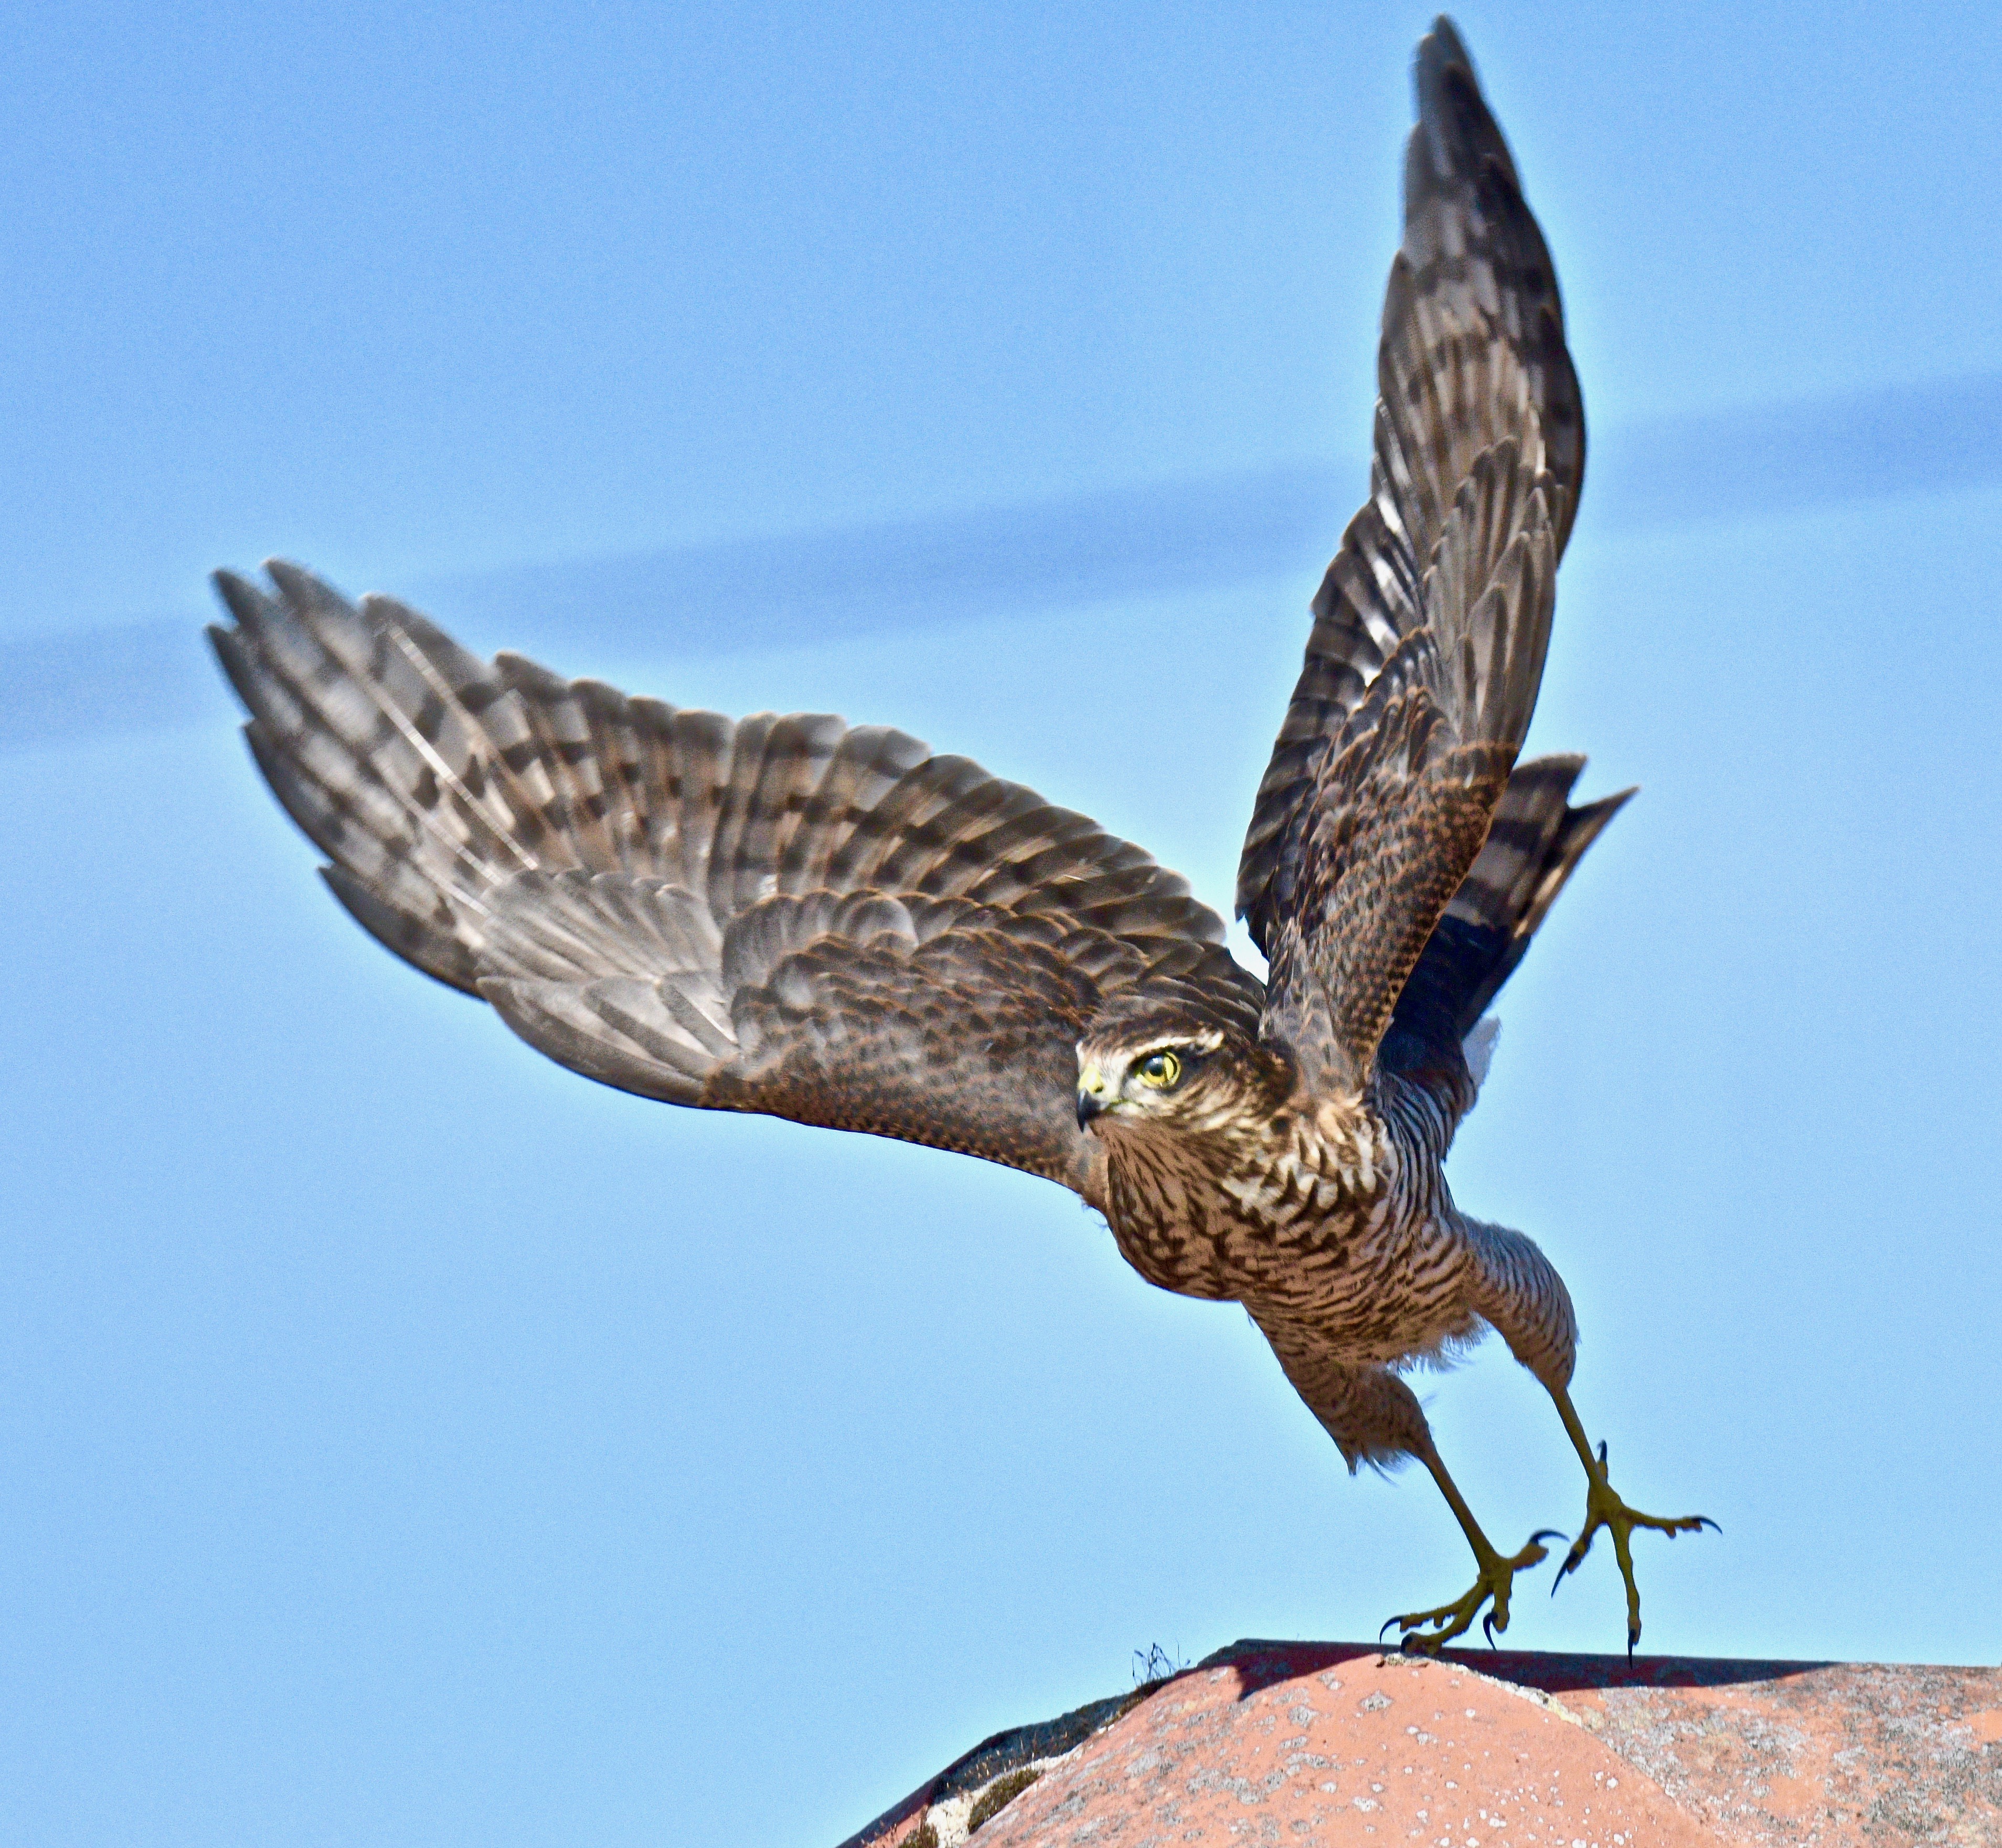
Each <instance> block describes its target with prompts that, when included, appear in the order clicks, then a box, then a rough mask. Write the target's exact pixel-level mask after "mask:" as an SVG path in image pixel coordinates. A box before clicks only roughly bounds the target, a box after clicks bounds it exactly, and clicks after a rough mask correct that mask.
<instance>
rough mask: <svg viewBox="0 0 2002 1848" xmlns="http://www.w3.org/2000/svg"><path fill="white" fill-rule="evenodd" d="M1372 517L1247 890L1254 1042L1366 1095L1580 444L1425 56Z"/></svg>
mask: <svg viewBox="0 0 2002 1848" xmlns="http://www.w3.org/2000/svg"><path fill="white" fill-rule="evenodd" d="M1416 87H1417V91H1418V126H1417V127H1416V128H1415V129H1414V131H1413V134H1412V136H1411V141H1410V144H1409V145H1408V148H1407V153H1406V159H1405V169H1404V242H1403V244H1402V246H1401V247H1400V249H1399V251H1398V253H1397V257H1396V258H1395V260H1393V263H1392V266H1391V272H1390V282H1389V284H1388V287H1387V288H1386V293H1385V298H1384V306H1383V337H1382V340H1381V343H1380V344H1379V349H1378V359H1377V377H1378V393H1379V396H1378V402H1377V406H1376V418H1375V424H1374V441H1375V453H1374V459H1373V461H1372V467H1371V476H1370V495H1369V500H1368V501H1367V502H1366V503H1365V505H1364V506H1363V507H1362V510H1361V511H1360V512H1358V514H1357V515H1356V517H1355V519H1354V520H1353V521H1351V522H1350V525H1349V527H1348V531H1347V532H1345V534H1344V535H1343V539H1342V543H1341V548H1340V549H1339V550H1338V553H1336V556H1335V558H1334V561H1333V563H1331V565H1330V566H1329V567H1328V571H1327V577H1325V579H1324V581H1323V583H1322V585H1321V588H1320V592H1319V594H1317V597H1316V598H1315V600H1314V605H1313V616H1314V622H1313V629H1312V632H1311V633H1310V636H1309V640H1308V643H1307V648H1306V659H1305V661H1304V662H1303V667H1302V670H1301V674H1300V677H1299V682H1298V683H1297V684H1296V687H1295V689H1294V693H1293V696H1292V701H1291V703H1290V704H1289V707H1288V710H1287V713H1286V715H1285V720H1284V721H1283V722H1282V725H1281V727H1280V730H1279V735H1278V739H1277V741H1276V742H1275V745H1274V748H1273V752H1272V757H1271V762H1270V764H1269V765H1268V768H1267V770H1266V773H1265V776H1264V781H1263V782H1262V783H1261V786H1260V790H1259V793H1258V799H1257V804H1256V807H1255V808H1254V813H1253V816H1252V821H1251V825H1250V829H1249V830H1248V832H1247V835H1246V838H1245V845H1244V853H1243V859H1242V860H1241V862H1240V866H1239V873H1238V890H1237V902H1238V909H1239V912H1240V915H1243V917H1244V918H1245V919H1246V920H1247V922H1248V924H1249V925H1250V929H1251V933H1252V935H1253V937H1254V940H1255V941H1256V942H1257V943H1258V945H1259V947H1261V949H1262V950H1264V952H1265V954H1266V955H1267V957H1268V959H1269V961H1271V970H1272V973H1271V983H1270V987H1269V989H1268V1021H1269V1023H1270V1024H1271V1027H1273V1029H1274V1030H1276V1031H1278V1032H1280V1033H1281V1034H1283V1035H1284V1037H1287V1038H1288V1039H1289V1041H1292V1043H1293V1044H1294V1045H1295V1047H1296V1051H1298V1052H1299V1054H1300V1055H1301V1056H1302V1058H1303V1061H1304V1062H1305V1063H1306V1065H1307V1066H1308V1067H1309V1069H1310V1070H1312V1069H1317V1076H1318V1079H1319V1080H1320V1082H1322V1083H1328V1084H1332V1085H1338V1086H1349V1087H1353V1086H1361V1085H1362V1084H1364V1083H1366V1082H1367V1081H1368V1079H1369V1073H1370V1072H1371V1070H1372V1065H1373V1062H1374V1059H1375V1057H1376V1048H1377V1047H1378V1045H1379V1043H1380V1041H1381V1039H1382V1036H1383V1033H1384V1031H1385V1030H1386V1028H1387V1027H1388V1026H1389V1023H1390V1020H1391V1018H1392V1016H1393V1013H1394V1012H1395V1009H1396V1006H1397V999H1398V996H1399V995H1400V992H1402V989H1403V988H1404V984H1405V982H1406V980H1407V978H1408V977H1409V976H1410V975H1411V971H1412V970H1413V968H1414V966H1415V965H1416V964H1417V963H1418V961H1419V959H1420V958H1421V956H1422V955H1423V954H1424V951H1425V946H1426V944H1427V943H1428V940H1429V939H1430V937H1431V936H1432V933H1433V931H1434V929H1435V927H1436V926H1437V925H1438V923H1439V919H1440V918H1441V916H1442V915H1443V913H1444V912H1446V908H1447V907H1448V905H1449V902H1450V901H1452V900H1453V897H1454V894H1455V893H1456V891H1457V890H1458V888H1459V887H1460V883H1461V881H1462V880H1464V879H1465V878H1466V877H1467V875H1468V873H1470V870H1471V869H1472V868H1473V867H1474V865H1475V863H1476V862H1477V859H1478V857H1479V856H1480V853H1481V847H1482V843H1483V842H1484V839H1485V837H1486V834H1487V831H1488V822H1489V818H1490V817H1491V815H1492V814H1493V812H1494V810H1495V805H1496V804H1498V802H1499V801H1500V800H1501V798H1502V796H1503V793H1504V792H1505V790H1507V788H1508V779H1509V775H1510V772H1511V770H1512V767H1513V765H1514V761H1515V754H1516V752H1517V751H1518V750H1519V748H1520V747H1521V744H1522V738H1523V736H1524V734H1525V733H1526V730H1527V729H1528V726H1529V719H1530V716H1531V714H1532V713H1533V710H1534V709H1535V705H1536V694H1537V691H1538V688H1539V686H1540V682H1541V678H1542V673H1543V659H1544V656H1545V654H1546V652H1547V647H1548V644H1549V639H1550V613H1551V609H1552V607H1553V605H1554V594H1555V577H1556V567H1557V560H1558V558H1559V556H1561V553H1562V551H1563V549H1564V542H1565V540H1566V539H1568V536H1569V533H1570V530H1571V520H1572V518H1573V515H1574V513H1575V508H1576V506H1577V501H1578V490H1579V488H1580V486H1581V485H1582V480H1583V476H1584V467H1585V434H1584V433H1585V424H1584V415H1583V410H1582V404H1581V402H1580V399H1579V396H1578V384H1577V379H1576V376H1575V373H1574V371H1573V370H1572V368H1571V360H1570V357H1569V354H1568V351H1567V350H1566V348H1565V346H1564V316H1563V308H1562V304H1561V299H1560V298H1559V295H1558V292H1557V279H1556V275H1555V273H1554V270H1553V269H1552V267H1551V265H1550V256H1549V253H1548V251H1547V249H1546V248H1545V246H1544V244H1543V236H1542V234H1541V232H1540V231H1539V230H1538V228H1537V226H1536V221H1535V218H1533V216H1532V215H1531V214H1530V212H1529V207H1527V205H1526V204H1525V203H1524V201H1523V199H1522V189H1521V186H1520V183H1519V180H1518V179H1517V176H1516V173H1515V166H1514V163H1513V162H1512V160H1511V159H1510V157H1509V155H1508V148H1507V146H1506V145H1505V142H1504V141H1503V140H1502V138H1501V132H1500V131H1499V130H1498V128H1497V127H1496V126H1495V121H1494V118H1493V117H1492V116H1491V114H1490V113H1488V107H1487V105H1486V103H1485V102H1484V100H1483V99H1482V97H1481V90H1480V86H1479V85H1478V83H1477V80H1476V79H1475V77H1474V71H1473V66H1472V64H1471V61H1470V60H1469V58H1467V53H1466V51H1465V49H1464V47H1462V45H1461V44H1460V40H1459V39H1458V37H1457V35H1456V33H1455V32H1454V30H1453V27H1452V26H1451V24H1450V23H1449V22H1447V21H1446V20H1443V19H1442V20H1440V21H1439V22H1438V23H1436V24H1435V26H1434V28H1433V30H1432V33H1431V34H1430V35H1429V36H1428V37H1427V38H1426V39H1425V40H1424V42H1423V43H1422V44H1421V45H1420V47H1419V49H1418V60H1417V66H1416Z"/></svg>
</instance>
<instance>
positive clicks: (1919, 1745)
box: [844, 1643, 2002, 1848]
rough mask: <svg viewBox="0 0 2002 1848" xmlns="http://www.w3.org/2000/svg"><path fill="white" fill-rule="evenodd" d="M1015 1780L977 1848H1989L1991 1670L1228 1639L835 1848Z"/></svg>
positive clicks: (986, 1758)
mask: <svg viewBox="0 0 2002 1848" xmlns="http://www.w3.org/2000/svg"><path fill="white" fill-rule="evenodd" d="M1080 1741H1081V1743H1080ZM1025 1763H1042V1764H1043V1765H1044V1766H1045V1770H1044V1774H1043V1776H1042V1777H1041V1779H1040V1780H1038V1782H1036V1783H1034V1784H1033V1785H1031V1787H1029V1788H1028V1789H1027V1790H1025V1791H1024V1792H1023V1793H1022V1794H1020V1796H1018V1797H1016V1798H1015V1799H1014V1800H1013V1801H1012V1802H1011V1803H1010V1804H1008V1805H1007V1807H1006V1808H1005V1809H1003V1810H1002V1811H1000V1813H999V1815H996V1816H995V1817H994V1818H992V1820H991V1821H989V1822H988V1823H987V1824H986V1825H985V1826H984V1827H982V1829H979V1830H978V1837H979V1844H978V1848H1031V1844H1034V1845H1035V1848H1042V1845H1044V1844H1048V1845H1049V1848H1069V1844H1072V1843H1076V1844H1079V1845H1080V1848H1082V1845H1083V1844H1086V1843H1089V1844H1091V1845H1092V1848H1099V1845H1100V1844H1114V1843H1117V1844H1118V1845H1119V1848H1143V1845H1146V1848H1152V1845H1153V1844H1160V1845H1162V1848H1165V1845H1166V1844H1168V1843H1209V1844H1213V1845H1214V1848H1226V1845H1229V1844H1235V1843H1263V1842H1268V1841H1269V1842H1272V1843H1289V1844H1290V1843H1298V1844H1300V1845H1301V1848H1310V1845H1312V1844H1314V1843H1323V1844H1329V1845H1332V1844H1336V1843H1341V1844H1358V1845H1360V1844H1363V1843H1371V1844H1380V1845H1381V1848H1390V1844H1392V1843H1417V1844H1421V1845H1422V1848H1529V1845H1530V1844H1534V1845H1535V1848H1548V1845H1549V1844H1552V1843H1555V1844H1557V1848H1575V1845H1576V1844H1581V1843H1582V1844H1585V1848H1629V1845H1630V1844H1631V1845H1633V1848H1683V1845H1685V1844H1694V1843H1714V1842H1727V1843H1743V1844H1748V1845H1749V1844H1755V1843H1756V1844H1759V1845H1760V1848H1779V1845H1781V1844H1787V1845H1789V1848H1791V1845H1792V1844H1815V1845H1818V1848H1819V1845H1827V1848H1833V1845H1835V1844H1846V1843H1857V1844H1871V1845H1875V1844H1880V1843H1881V1844H1886V1845H1889V1844H1893V1843H1896V1844H1903V1843H1945V1844H1952V1845H1953V1848H2002V1672H1999V1671H1997V1670H1995V1669H1988V1668H1927V1667H1917V1666H1903V1665H1844V1664H1837V1663H1802V1662H1752V1661H1704V1660H1697V1659H1693V1658H1672V1657H1643V1658H1640V1659H1639V1660H1638V1661H1631V1662H1630V1661H1627V1659H1626V1658H1624V1657H1620V1656H1564V1655H1542V1654H1533V1653H1530V1652H1527V1651H1513V1650H1510V1651H1492V1652H1490V1651H1453V1652H1451V1653H1450V1654H1449V1655H1448V1657H1447V1658H1446V1660H1445V1661H1441V1662H1428V1661H1424V1660H1423V1659H1422V1658H1414V1657H1408V1656H1401V1655H1397V1654H1391V1655H1388V1656H1386V1655H1384V1654H1381V1653H1379V1651H1376V1650H1375V1649H1373V1648H1365V1647H1362V1646H1358V1645H1355V1644H1307V1643H1240V1644H1233V1646H1232V1647H1231V1648H1229V1649H1226V1650H1224V1651H1220V1652H1219V1654H1217V1655H1215V1656H1214V1657H1212V1658H1210V1659H1209V1661H1205V1662H1204V1663H1202V1665H1199V1666H1198V1668H1194V1669H1191V1670H1189V1671H1188V1672H1185V1673H1184V1674H1182V1675H1179V1676H1177V1677H1176V1678H1175V1679H1173V1680H1172V1681H1170V1682H1165V1683H1163V1684H1162V1685H1161V1686H1159V1687H1157V1688H1156V1689H1153V1690H1151V1691H1150V1692H1149V1693H1148V1694H1147V1696H1146V1698H1144V1699H1143V1700H1140V1701H1139V1702H1138V1703H1132V1702H1131V1701H1129V1702H1128V1703H1125V1710H1122V1706H1121V1703H1118V1702H1114V1701H1110V1700H1108V1701H1103V1702H1100V1703H1097V1704H1096V1705H1095V1706H1094V1707H1090V1708H1083V1709H1080V1710H1079V1712H1078V1713H1076V1714H1068V1715H1066V1716H1065V1717H1064V1718H1063V1719H1062V1720H1060V1721H1050V1722H1048V1723H1047V1724H1045V1725H1043V1726H1040V1727H1036V1728H1024V1729H1022V1730H1021V1731H1020V1732H1017V1733H1010V1734H1003V1735H997V1736H996V1738H994V1739H992V1740H989V1741H987V1742H985V1743H984V1744H983V1745H982V1746H980V1747H978V1748H976V1749H975V1751H974V1752H969V1753H968V1754H967V1756H965V1758H964V1759H961V1760H960V1761H958V1762H957V1764H955V1765H954V1766H951V1767H950V1768H949V1769H948V1770H947V1771H946V1772H943V1773H940V1777H938V1778H936V1779H934V1780H932V1782H931V1783H929V1784H928V1785H927V1786H926V1787H925V1788H924V1789H923V1790H919V1791H916V1792H914V1793H913V1794H912V1796H911V1797H909V1798H908V1799H906V1801H905V1802H904V1803H902V1804H898V1806H897V1807H896V1808H895V1809H894V1810H892V1811H890V1812H889V1813H888V1815H885V1816H884V1817H881V1818H878V1819H877V1822H875V1823H874V1824H872V1825H870V1828H869V1829H865V1830H863V1832H862V1833H861V1834H860V1835H858V1836H855V1837H853V1838H852V1839H851V1841H852V1848H860V1845H861V1844H863V1843H870V1844H881V1845H883V1848H889V1845H890V1844H892V1843H901V1842H905V1841H908V1840H909V1839H912V1837H914V1836H916V1835H917V1834H918V1832H919V1831H920V1830H921V1829H923V1827H924V1826H925V1825H926V1822H927V1819H928V1818H929V1822H930V1825H931V1826H932V1827H933V1829H934V1830H935V1832H936V1833H937V1834H938V1836H939V1838H940V1841H941V1843H943V1844H945V1848H950V1844H951V1843H954V1842H956V1841H957V1840H959V1839H963V1837H962V1836H961V1829H963V1827H964V1817H965V1813H966V1811H967V1808H968V1801H969V1798H970V1797H971V1796H972V1795H974V1794H977V1792H978V1790H979V1789H980V1788H981V1787H983V1786H985V1785H986V1784H989V1783H992V1780H993V1779H994V1778H995V1777H996V1776H998V1775H1000V1774H1001V1773H1004V1772H1006V1771H1007V1770H1011V1769H1013V1768H1014V1767H1017V1766H1021V1765H1023V1764H1025ZM935 1805H936V1807H934V1806H935ZM844 1848H850V1845H844Z"/></svg>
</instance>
